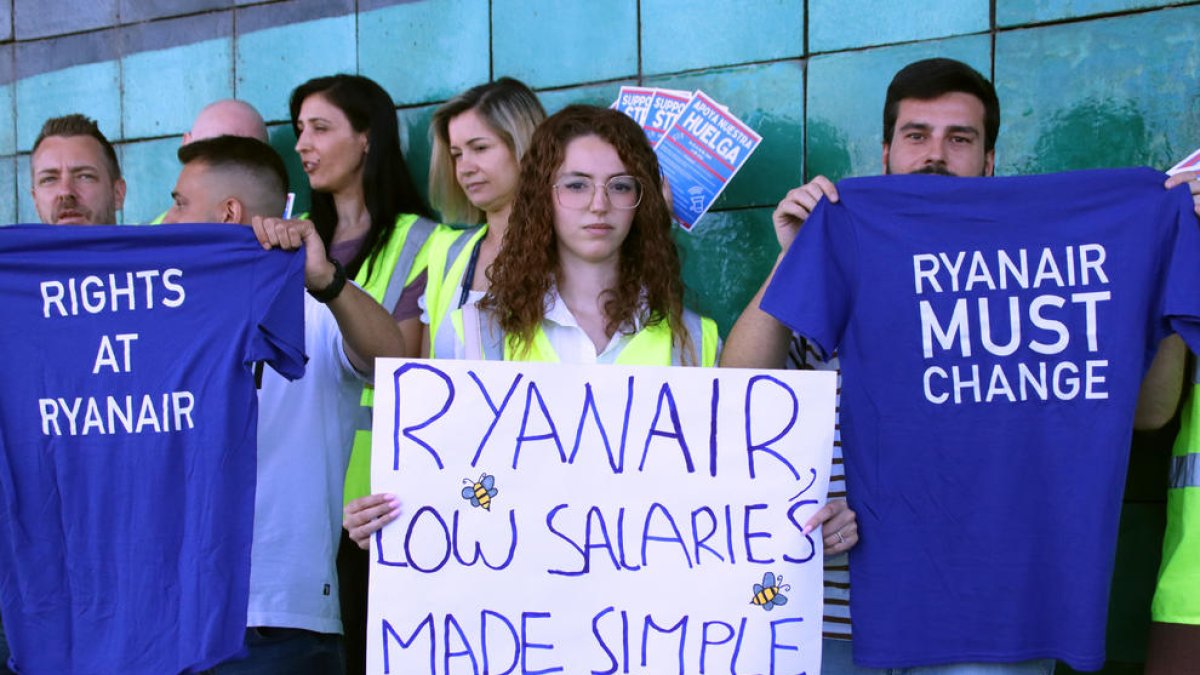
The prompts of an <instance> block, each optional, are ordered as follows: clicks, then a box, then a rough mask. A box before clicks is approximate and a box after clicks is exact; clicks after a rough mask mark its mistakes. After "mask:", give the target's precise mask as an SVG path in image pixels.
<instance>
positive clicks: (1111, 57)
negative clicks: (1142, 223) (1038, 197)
mask: <svg viewBox="0 0 1200 675" xmlns="http://www.w3.org/2000/svg"><path fill="white" fill-rule="evenodd" d="M1149 35H1152V36H1154V39H1152V40H1150V39H1147V38H1146V36H1149ZM1197 72H1200V7H1197V6H1192V7H1181V8H1177V9H1170V10H1164V11H1160V12H1150V13H1146V14H1137V15H1130V16H1122V17H1115V18H1110V19H1102V20H1097V21H1089V22H1086V23H1072V24H1064V25H1058V26H1047V27H1044V28H1038V29H1032V30H1020V31H1013V32H1006V33H1001V34H1000V35H999V36H998V37H997V40H996V84H997V90H998V93H999V94H1000V101H1001V105H1002V106H1003V107H1004V117H1003V123H1002V125H1001V131H1000V142H999V144H998V148H997V158H996V161H997V166H998V170H1002V171H1003V172H1005V173H1042V172H1049V171H1063V170H1069V169H1085V168H1095V167H1113V166H1129V165H1138V164H1146V165H1149V166H1153V167H1157V168H1160V169H1166V168H1167V167H1170V166H1171V165H1173V164H1175V163H1176V162H1178V161H1179V160H1180V159H1182V158H1183V157H1184V156H1186V155H1187V154H1188V153H1189V152H1191V151H1192V150H1194V149H1195V148H1196V146H1197V145H1200V114H1198V113H1197V111H1200V80H1198V79H1197V78H1196V77H1194V76H1188V77H1184V76H1181V74H1183V73H1192V74H1195V73H1197Z"/></svg>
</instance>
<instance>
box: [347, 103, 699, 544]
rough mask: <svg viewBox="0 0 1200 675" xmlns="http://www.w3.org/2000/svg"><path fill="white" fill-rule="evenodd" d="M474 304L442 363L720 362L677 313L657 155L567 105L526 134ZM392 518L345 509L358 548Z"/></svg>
mask: <svg viewBox="0 0 1200 675" xmlns="http://www.w3.org/2000/svg"><path fill="white" fill-rule="evenodd" d="M487 276H488V279H489V280H490V286H489V290H488V292H487V294H486V295H485V296H484V297H483V299H482V300H480V301H479V303H478V304H475V303H467V304H465V305H463V307H462V308H461V309H458V310H456V311H454V312H452V313H451V314H450V316H449V322H450V323H451V325H452V326H453V333H452V335H453V336H454V340H453V343H452V344H449V345H443V347H441V348H440V351H439V355H442V354H444V355H445V356H454V357H456V358H488V359H493V360H498V359H506V360H525V361H553V362H561V363H616V364H622V365H662V366H665V365H703V366H712V365H714V364H715V363H716V358H717V350H718V348H719V339H718V336H717V327H716V324H715V323H714V322H713V321H712V320H711V319H708V318H703V317H701V316H700V315H698V314H696V313H695V312H692V311H691V310H688V309H686V308H685V307H684V306H683V279H682V277H681V274H680V263H679V255H678V253H677V252H676V249H675V242H674V241H673V240H672V239H671V215H670V212H669V210H668V208H667V203H666V200H665V198H664V197H663V191H662V178H661V175H660V173H659V168H658V158H657V157H656V156H655V154H654V151H653V150H652V149H651V148H650V145H649V143H648V142H647V141H646V135H645V133H644V132H643V131H642V129H641V127H639V126H638V124H637V123H636V122H634V121H633V120H631V119H630V118H629V117H627V116H625V115H624V114H622V113H619V112H616V111H613V110H608V109H605V108H596V107H592V106H582V105H573V106H569V107H567V108H566V109H564V110H562V111H561V112H559V113H557V114H555V115H553V116H551V117H550V118H549V119H547V120H546V121H545V122H543V123H542V124H541V125H540V126H538V128H537V131H536V132H534V135H533V140H532V142H531V145H530V148H529V151H528V152H527V153H526V155H525V157H524V159H523V160H522V161H521V174H520V181H519V185H518V187H517V193H516V198H515V200H514V202H513V206H512V214H511V216H510V217H509V220H508V229H507V231H506V232H505V234H504V241H503V246H501V248H500V251H499V253H498V254H497V256H496V260H495V262H493V263H492V265H491V268H490V269H489V271H488V273H487ZM399 513H400V503H399V501H398V499H397V498H396V497H395V496H393V495H372V496H371V497H369V498H365V499H363V500H357V501H356V502H351V504H349V505H348V506H347V508H346V512H345V518H344V519H343V525H344V526H345V527H346V530H347V531H348V533H349V535H350V537H351V538H352V539H354V541H355V542H357V543H358V545H359V546H360V547H362V548H367V547H368V546H369V542H370V538H371V535H372V534H374V533H375V532H376V531H378V530H379V529H380V528H382V527H383V526H384V525H386V524H387V523H389V522H391V521H393V520H395V518H396V517H397V516H398V515H399Z"/></svg>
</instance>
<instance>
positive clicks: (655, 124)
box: [642, 89, 692, 147]
mask: <svg viewBox="0 0 1200 675" xmlns="http://www.w3.org/2000/svg"><path fill="white" fill-rule="evenodd" d="M690 100H692V93H691V92H690V91H675V90H673V89H655V90H654V98H652V99H650V106H649V108H648V109H647V110H646V119H645V121H644V122H643V123H642V128H643V129H645V131H646V138H647V139H649V141H650V145H651V146H654V147H658V143H659V141H661V140H662V137H663V134H665V133H667V129H669V128H670V127H671V125H672V124H674V123H675V119H676V118H678V117H679V113H680V112H682V111H683V109H684V108H685V107H686V106H687V104H688V101H690Z"/></svg>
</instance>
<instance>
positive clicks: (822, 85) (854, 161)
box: [781, 36, 1003, 196]
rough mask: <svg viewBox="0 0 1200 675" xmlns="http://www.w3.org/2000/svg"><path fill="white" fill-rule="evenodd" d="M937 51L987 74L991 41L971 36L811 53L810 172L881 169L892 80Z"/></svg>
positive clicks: (838, 175)
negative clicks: (885, 107) (886, 102)
mask: <svg viewBox="0 0 1200 675" xmlns="http://www.w3.org/2000/svg"><path fill="white" fill-rule="evenodd" d="M935 56H942V57H947V58H952V59H958V60H960V61H963V62H965V63H967V64H969V65H971V66H972V67H974V68H975V69H976V70H979V71H980V72H981V73H983V74H984V76H987V75H988V68H989V61H990V41H989V39H988V38H987V37H986V36H968V37H961V38H950V39H946V40H935V41H930V42H923V43H919V44H912V45H900V46H895V47H882V48H878V49H869V50H865V51H860V52H847V53H844V54H829V55H824V56H814V57H812V59H810V60H809V62H808V155H807V159H808V165H807V177H808V178H809V179H812V178H813V177H815V176H819V175H823V176H827V177H829V178H830V179H832V180H841V179H842V178H846V177H848V176H870V175H876V174H879V173H881V172H882V154H883V101H884V98H885V96H886V94H887V87H888V84H889V83H890V82H891V81H892V77H894V76H895V75H896V72H897V71H899V70H900V69H901V68H903V67H904V66H906V65H908V64H909V63H912V62H913V61H919V60H921V59H926V58H931V57H935ZM1001 138H1002V139H1003V135H1001ZM781 196H782V195H781Z"/></svg>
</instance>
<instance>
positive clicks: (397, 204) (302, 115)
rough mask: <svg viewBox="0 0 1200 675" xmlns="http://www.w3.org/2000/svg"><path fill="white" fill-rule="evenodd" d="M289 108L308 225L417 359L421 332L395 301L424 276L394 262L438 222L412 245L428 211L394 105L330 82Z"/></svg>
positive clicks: (303, 89) (345, 82)
mask: <svg viewBox="0 0 1200 675" xmlns="http://www.w3.org/2000/svg"><path fill="white" fill-rule="evenodd" d="M289 107H290V110H291V116H292V126H293V128H294V129H295V131H296V154H298V155H299V156H300V162H301V166H302V167H303V169H304V173H305V174H306V175H307V176H308V182H309V186H310V187H311V188H312V210H311V212H310V214H309V219H310V220H312V222H313V224H314V225H316V227H317V232H319V233H320V235H321V239H322V240H323V241H324V242H325V246H326V248H327V249H328V250H329V251H330V255H331V256H332V257H333V258H334V259H335V260H338V261H339V262H341V263H342V265H343V266H344V267H345V270H346V274H347V276H349V277H350V278H352V279H354V280H355V281H356V282H358V284H359V285H361V286H362V287H363V288H364V290H367V292H368V293H371V294H372V295H374V296H376V298H375V299H376V300H378V301H380V302H382V303H383V304H384V307H385V309H387V310H388V311H391V312H392V313H393V315H395V316H396V318H397V321H398V322H399V323H400V325H401V329H402V330H403V331H404V332H405V343H406V344H407V345H409V346H410V348H411V352H412V353H413V354H416V353H417V349H418V348H419V340H420V336H419V331H420V325H419V324H417V323H415V322H413V321H411V319H413V318H414V317H416V316H418V315H417V314H413V313H412V307H401V306H398V305H397V304H396V299H397V298H400V297H401V296H400V295H398V294H397V291H398V290H403V289H404V288H405V286H406V285H407V283H408V282H413V281H416V280H417V277H418V276H419V270H418V271H417V272H418V273H412V272H410V270H409V268H411V267H412V262H411V260H410V261H408V264H407V265H405V268H406V269H405V270H402V271H403V272H404V274H402V275H400V277H398V278H397V277H396V275H395V274H394V273H395V272H396V271H397V267H398V266H397V264H396V256H397V255H398V254H399V253H400V252H401V251H402V250H403V249H404V248H406V247H405V244H409V245H408V248H414V246H413V244H416V246H415V249H418V250H419V248H420V244H421V243H423V241H424V238H425V237H427V236H428V232H429V231H431V230H432V227H433V223H432V221H428V222H427V223H423V224H422V225H423V226H424V227H420V226H419V227H418V228H417V229H418V230H419V232H416V233H412V234H419V235H420V241H415V240H414V241H412V242H410V241H409V240H410V239H414V238H413V237H411V236H410V230H411V229H413V227H414V224H416V223H417V221H418V220H419V219H420V218H421V217H424V218H426V219H428V218H429V217H430V212H429V210H428V209H427V208H426V207H425V205H424V203H422V201H421V196H420V194H419V193H418V192H417V189H416V186H415V185H414V184H413V181H412V177H411V176H410V175H409V172H408V167H407V166H406V165H405V163H404V155H403V154H402V152H401V150H400V134H399V130H398V128H397V124H396V107H395V105H394V104H393V103H392V98H391V97H390V96H388V94H387V92H386V91H384V90H383V88H382V87H380V86H379V85H378V84H376V83H375V82H374V81H373V80H371V79H368V78H366V77H362V76H359V75H333V76H329V77H318V78H315V79H312V80H309V81H308V82H305V83H304V84H302V85H300V86H299V87H296V89H295V91H293V92H292V97H291V101H290V106H289ZM397 283H399V284H400V285H399V287H398V288H397V287H396V284H397ZM389 286H392V288H391V289H389V288H388V287H389ZM389 290H391V291H392V293H390V294H389V293H388V291H389ZM419 290H420V289H418V288H414V289H410V294H409V295H410V296H412V297H411V298H405V300H411V303H410V304H413V306H414V307H415V302H416V298H417V297H419V295H420V292H419ZM376 291H378V292H376ZM387 299H391V302H390V303H389V302H385V300H387ZM389 305H391V306H389ZM410 314H411V316H410Z"/></svg>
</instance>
